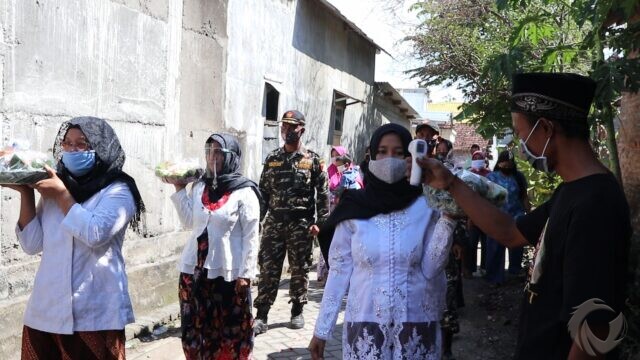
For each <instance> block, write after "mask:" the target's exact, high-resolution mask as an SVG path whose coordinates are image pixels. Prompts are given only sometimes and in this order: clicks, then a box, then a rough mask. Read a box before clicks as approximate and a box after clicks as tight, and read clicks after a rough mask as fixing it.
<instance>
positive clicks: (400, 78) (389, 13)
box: [328, 0, 462, 102]
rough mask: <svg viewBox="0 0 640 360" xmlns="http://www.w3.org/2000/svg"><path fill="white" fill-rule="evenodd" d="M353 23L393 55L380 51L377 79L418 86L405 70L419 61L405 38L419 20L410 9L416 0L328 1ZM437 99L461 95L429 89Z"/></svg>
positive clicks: (404, 85)
mask: <svg viewBox="0 0 640 360" xmlns="http://www.w3.org/2000/svg"><path fill="white" fill-rule="evenodd" d="M328 1H329V2H330V3H332V4H333V5H334V6H335V7H336V8H338V9H339V10H340V12H342V14H344V15H345V16H346V17H347V18H349V20H351V21H352V22H354V23H355V24H356V25H357V26H358V27H359V28H360V29H362V30H363V31H364V32H365V33H366V34H367V35H368V36H369V37H370V38H372V39H373V40H374V41H375V42H376V43H377V44H378V45H380V46H381V47H383V48H384V49H385V50H387V51H388V52H389V53H391V54H392V55H393V58H391V57H389V56H388V55H387V54H385V53H380V54H379V55H378V56H377V57H376V81H388V82H389V83H391V85H393V86H394V87H396V88H414V87H417V86H418V83H417V81H416V80H415V79H411V78H410V77H409V76H408V75H406V74H405V73H404V72H405V71H406V70H408V69H411V68H415V67H417V66H419V65H420V62H419V61H417V60H416V59H414V58H413V57H412V56H411V47H410V46H409V44H407V43H405V42H403V41H402V39H403V38H404V37H405V36H407V35H408V34H410V32H411V31H412V29H415V27H416V26H417V24H418V23H419V21H418V18H417V17H416V15H415V14H414V13H412V12H410V11H409V6H410V5H411V4H412V3H413V1H414V0H328ZM430 90H431V98H432V100H433V101H434V102H439V101H444V100H448V99H451V98H453V99H454V100H458V101H461V100H462V94H461V92H460V91H459V90H457V89H455V88H443V87H435V88H430Z"/></svg>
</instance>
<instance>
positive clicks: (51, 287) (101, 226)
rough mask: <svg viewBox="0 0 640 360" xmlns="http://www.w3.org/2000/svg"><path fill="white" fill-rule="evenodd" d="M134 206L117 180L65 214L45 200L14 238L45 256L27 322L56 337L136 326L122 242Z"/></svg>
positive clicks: (32, 294) (30, 252)
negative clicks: (130, 325)
mask: <svg viewBox="0 0 640 360" xmlns="http://www.w3.org/2000/svg"><path fill="white" fill-rule="evenodd" d="M135 211H136V206H135V202H134V200H133V196H132V195H131V191H130V190H129V187H128V186H127V185H126V184H125V183H122V182H115V183H113V184H111V185H109V186H107V187H105V188H104V189H102V190H100V191H99V192H98V193H96V194H95V195H93V196H92V197H91V198H89V199H88V200H87V201H85V202H84V203H82V204H75V205H73V206H72V207H71V209H70V210H69V212H68V213H67V215H66V216H65V215H64V214H63V213H62V211H61V210H60V208H59V207H58V205H57V203H56V202H55V201H54V200H51V199H46V198H43V199H42V200H41V201H40V202H39V203H38V207H37V209H36V217H35V218H34V219H33V220H31V222H29V223H28V224H27V226H25V227H24V229H22V230H20V227H19V226H16V235H17V236H18V241H19V242H20V245H21V246H22V249H23V250H24V252H26V253H27V254H29V255H35V254H38V253H40V252H42V258H41V260H40V266H39V268H38V272H37V274H36V278H35V281H34V284H33V290H32V292H31V297H30V298H29V302H28V303H27V308H26V310H25V314H24V324H25V325H26V326H29V327H31V328H33V329H37V330H41V331H46V332H50V333H56V334H72V333H73V332H74V331H98V330H121V329H124V327H125V325H126V324H129V323H132V322H133V321H134V319H133V310H132V308H131V300H130V299H129V290H128V283H127V274H126V273H125V266H124V259H123V257H122V242H123V240H124V235H125V231H126V229H127V225H128V223H129V221H130V220H131V218H132V217H133V215H134V214H135Z"/></svg>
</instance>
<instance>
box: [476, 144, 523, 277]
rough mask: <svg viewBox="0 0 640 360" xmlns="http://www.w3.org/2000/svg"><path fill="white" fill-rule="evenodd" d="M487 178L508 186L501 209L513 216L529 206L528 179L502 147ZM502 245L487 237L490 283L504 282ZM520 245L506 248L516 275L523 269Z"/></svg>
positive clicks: (521, 212) (518, 214)
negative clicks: (505, 199) (505, 198)
mask: <svg viewBox="0 0 640 360" xmlns="http://www.w3.org/2000/svg"><path fill="white" fill-rule="evenodd" d="M487 179H489V180H490V181H493V182H494V183H496V184H498V185H500V186H502V187H503V188H505V189H507V193H508V195H507V201H506V202H505V203H504V205H502V210H503V211H504V212H506V213H507V214H509V215H511V216H512V217H513V218H514V219H515V218H517V217H518V216H521V215H524V214H525V211H526V209H528V207H529V199H528V197H527V180H526V179H525V177H524V175H523V174H522V173H521V172H519V171H518V169H517V167H516V162H515V160H514V158H513V154H512V153H511V151H509V150H504V151H502V152H501V153H500V155H498V161H497V162H496V165H495V167H494V169H493V172H491V173H490V174H489V175H487ZM504 249H505V247H504V245H501V244H500V243H498V242H497V241H495V240H494V239H491V238H487V274H486V279H487V280H488V281H489V282H490V283H493V284H500V283H502V282H504ZM522 249H523V247H518V248H512V249H509V273H510V274H512V275H519V274H520V273H521V272H522V265H521V263H522Z"/></svg>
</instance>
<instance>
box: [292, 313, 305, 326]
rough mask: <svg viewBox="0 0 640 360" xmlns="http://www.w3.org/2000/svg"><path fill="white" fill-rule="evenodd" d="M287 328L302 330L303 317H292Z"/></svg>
mask: <svg viewBox="0 0 640 360" xmlns="http://www.w3.org/2000/svg"><path fill="white" fill-rule="evenodd" d="M289 327H290V328H291V329H302V328H303V327H304V316H302V314H300V315H296V316H292V317H291V324H290V325H289Z"/></svg>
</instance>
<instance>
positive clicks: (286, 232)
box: [254, 215, 313, 308]
mask: <svg viewBox="0 0 640 360" xmlns="http://www.w3.org/2000/svg"><path fill="white" fill-rule="evenodd" d="M312 224H313V219H312V218H302V219H295V220H293V221H287V222H284V221H278V219H276V218H274V217H273V216H271V215H267V217H266V219H265V221H264V228H263V230H262V241H261V242H260V251H259V253H258V265H259V266H260V282H259V283H258V297H257V298H256V300H255V301H254V306H255V307H256V308H260V307H263V306H266V307H270V306H271V305H273V303H274V302H275V300H276V295H277V293H278V286H279V285H280V277H281V275H282V264H283V262H284V257H285V253H286V254H287V256H288V260H289V268H290V269H291V282H290V283H289V297H290V298H291V300H290V301H291V302H300V303H302V304H306V303H307V289H308V287H309V270H310V268H311V264H312V254H313V237H312V236H311V235H310V234H309V227H310V226H311V225H312Z"/></svg>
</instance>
